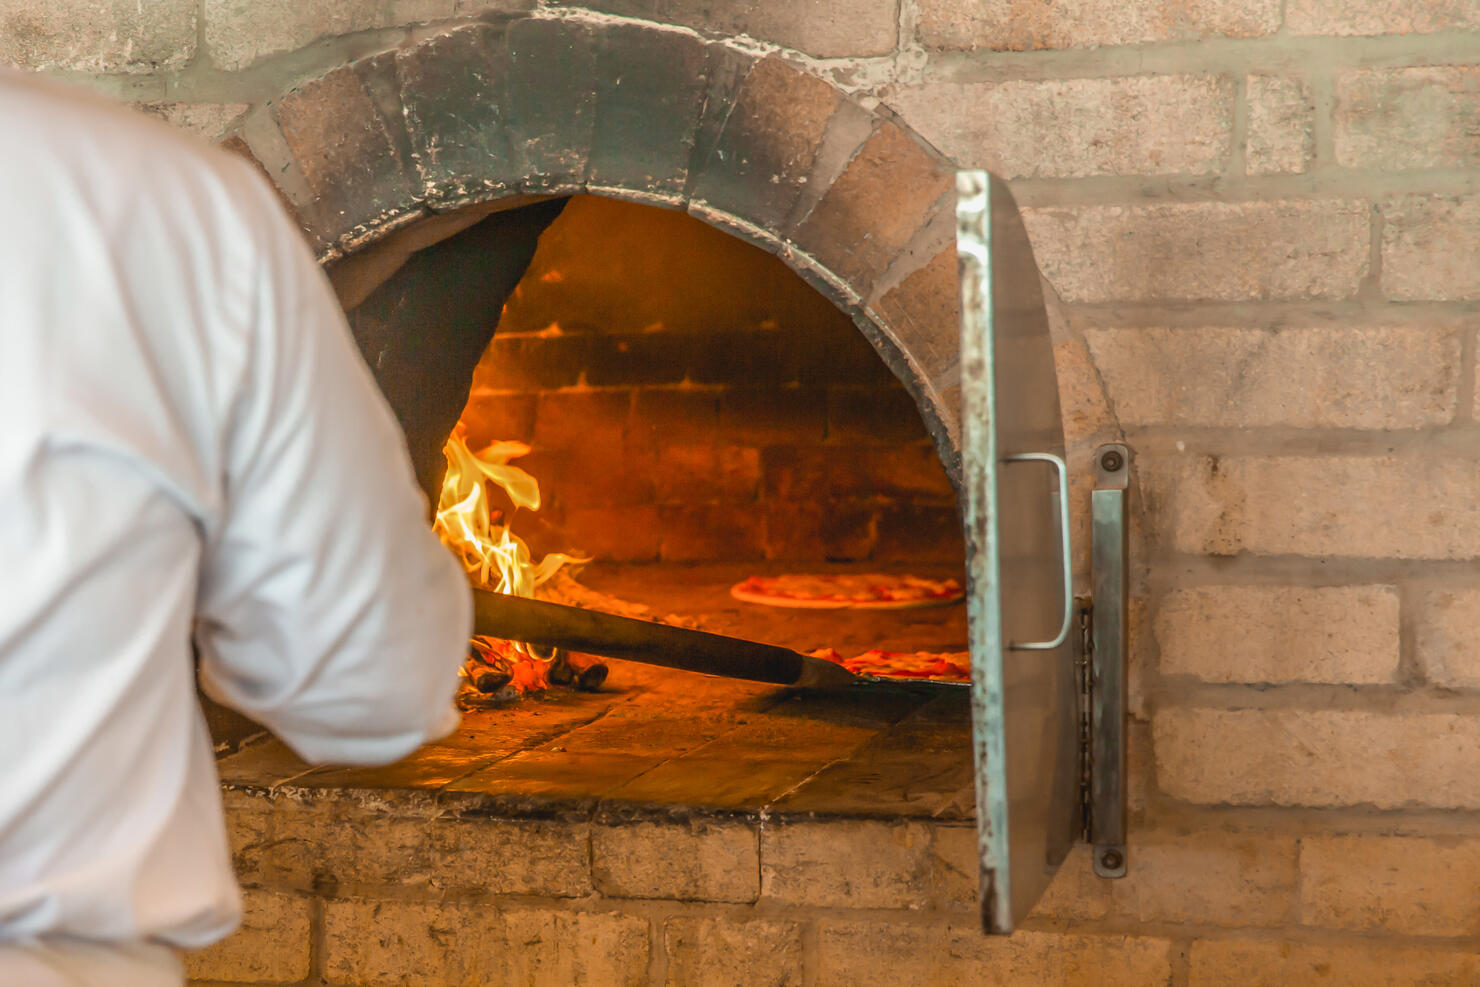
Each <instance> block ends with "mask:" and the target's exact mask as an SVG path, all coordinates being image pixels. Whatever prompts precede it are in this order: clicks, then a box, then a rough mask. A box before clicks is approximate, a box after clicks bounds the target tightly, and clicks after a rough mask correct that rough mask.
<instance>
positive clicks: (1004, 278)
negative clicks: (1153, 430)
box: [957, 171, 1079, 933]
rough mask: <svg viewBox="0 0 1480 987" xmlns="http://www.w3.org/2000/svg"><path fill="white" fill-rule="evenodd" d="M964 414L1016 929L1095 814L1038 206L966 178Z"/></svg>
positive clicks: (994, 795) (982, 688) (993, 837)
mask: <svg viewBox="0 0 1480 987" xmlns="http://www.w3.org/2000/svg"><path fill="white" fill-rule="evenodd" d="M957 257H958V263H959V267H960V275H961V414H962V467H963V477H964V485H963V487H964V505H963V506H964V514H965V525H966V546H967V549H966V556H967V579H968V596H967V604H968V607H969V614H970V622H971V660H972V667H973V673H972V678H973V682H972V734H973V751H974V756H975V760H976V798H977V830H978V839H979V848H980V856H981V903H982V923H983V927H984V928H985V929H986V931H988V932H993V933H1007V932H1011V931H1012V929H1013V928H1014V926H1015V924H1016V923H1017V922H1018V921H1019V920H1020V919H1021V918H1022V917H1023V916H1024V915H1025V914H1026V913H1027V911H1028V909H1029V908H1031V907H1032V906H1033V904H1034V903H1035V902H1036V901H1037V900H1038V898H1039V897H1040V896H1041V895H1042V894H1043V891H1044V889H1045V888H1046V887H1047V886H1048V882H1049V880H1050V879H1051V878H1052V877H1053V874H1054V872H1055V871H1056V870H1057V869H1058V866H1059V864H1060V862H1061V861H1062V860H1063V859H1064V856H1065V854H1067V853H1068V851H1069V847H1070V845H1071V844H1072V843H1073V841H1074V839H1075V837H1076V835H1077V833H1078V828H1079V806H1078V801H1079V800H1078V791H1079V743H1078V713H1077V696H1078V693H1077V690H1076V687H1075V682H1076V676H1075V668H1074V661H1075V640H1074V639H1075V638H1076V637H1077V635H1075V634H1071V633H1070V632H1071V630H1072V628H1073V625H1074V623H1075V621H1074V600H1073V591H1072V583H1071V582H1070V579H1071V577H1070V571H1071V570H1070V568H1069V558H1068V530H1067V527H1068V525H1067V515H1066V507H1067V487H1068V478H1067V475H1066V472H1067V470H1066V467H1065V465H1064V458H1063V457H1064V432H1063V423H1062V420H1061V418H1060V415H1059V398H1058V382H1057V378H1056V376H1055V374H1054V364H1053V347H1052V344H1051V343H1050V341H1049V332H1048V317H1047V313H1046V312H1045V310H1044V306H1043V296H1042V292H1041V291H1040V288H1039V280H1038V268H1037V265H1036V264H1035V263H1034V260H1033V252H1032V248H1031V246H1030V245H1029V243H1028V237H1027V233H1026V231H1025V230H1024V228H1023V222H1022V217H1021V216H1020V215H1019V213H1018V209H1017V205H1016V204H1015V203H1014V202H1013V200H1012V196H1011V195H1010V194H1009V193H1008V191H1007V187H1006V186H1005V185H1004V184H1003V183H1002V182H1001V181H1000V180H998V179H996V178H993V177H991V176H990V175H988V174H987V173H986V172H984V171H963V172H960V173H959V174H958V176H957Z"/></svg>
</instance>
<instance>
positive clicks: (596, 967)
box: [487, 910, 650, 987]
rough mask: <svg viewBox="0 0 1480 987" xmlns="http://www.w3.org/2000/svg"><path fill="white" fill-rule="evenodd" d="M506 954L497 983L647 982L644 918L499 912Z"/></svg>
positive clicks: (616, 985)
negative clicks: (503, 928) (503, 914)
mask: <svg viewBox="0 0 1480 987" xmlns="http://www.w3.org/2000/svg"><path fill="white" fill-rule="evenodd" d="M504 924H505V930H506V931H505V935H506V940H505V941H506V942H507V943H508V946H509V949H508V951H507V952H508V955H507V957H506V961H505V973H504V976H503V977H502V978H500V979H494V980H489V981H487V982H488V983H500V984H529V985H531V987H568V985H570V984H602V985H607V984H610V985H611V987H624V985H631V987H638V985H640V984H645V983H646V982H647V969H648V956H649V950H650V944H649V941H648V921H647V919H646V918H638V917H635V916H631V915H616V914H599V913H582V912H551V911H542V910H540V911H537V910H521V911H511V912H508V913H507V914H506V915H505V916H504Z"/></svg>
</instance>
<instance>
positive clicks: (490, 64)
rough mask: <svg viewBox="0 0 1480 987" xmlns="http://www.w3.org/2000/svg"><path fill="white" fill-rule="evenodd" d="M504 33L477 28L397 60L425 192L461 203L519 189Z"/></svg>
mask: <svg viewBox="0 0 1480 987" xmlns="http://www.w3.org/2000/svg"><path fill="white" fill-rule="evenodd" d="M503 41H504V39H503V35H502V33H501V32H499V31H497V30H495V29H494V28H492V27H489V26H487V25H482V24H476V25H472V26H470V27H467V28H464V29H462V30H458V31H452V32H449V33H448V34H445V35H441V36H438V37H433V38H430V39H428V40H426V41H424V42H422V43H421V44H419V45H417V46H415V47H414V48H411V49H408V50H406V51H402V52H400V53H398V54H397V56H396V67H397V71H398V73H399V75H400V80H401V103H402V105H403V106H404V107H405V115H406V131H407V133H408V135H409V136H410V141H411V147H412V151H411V155H412V158H413V160H414V161H415V164H416V169H417V175H418V177H419V178H420V179H421V184H422V186H423V189H424V190H425V191H427V192H428V193H429V194H433V195H436V196H439V197H450V198H458V197H461V196H466V195H472V194H476V193H479V192H483V193H489V192H501V191H508V190H511V189H513V188H515V187H517V185H518V182H519V179H520V178H521V177H522V175H521V174H520V172H519V164H518V158H517V156H516V155H515V153H514V148H513V147H512V146H511V145H510V143H509V130H508V127H507V126H505V124H506V123H507V120H506V116H507V99H506V76H507V73H508V67H509V66H508V55H507V52H506V50H505V48H504V44H503Z"/></svg>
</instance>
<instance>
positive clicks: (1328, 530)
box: [1142, 456, 1480, 559]
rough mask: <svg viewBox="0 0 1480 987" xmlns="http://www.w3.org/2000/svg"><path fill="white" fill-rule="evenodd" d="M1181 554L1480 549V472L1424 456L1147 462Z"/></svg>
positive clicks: (1456, 555)
mask: <svg viewBox="0 0 1480 987" xmlns="http://www.w3.org/2000/svg"><path fill="white" fill-rule="evenodd" d="M1142 475H1143V477H1144V478H1145V479H1146V481H1147V483H1148V486H1149V487H1150V488H1151V489H1153V490H1155V491H1157V492H1156V493H1155V494H1154V495H1153V496H1155V497H1158V498H1160V499H1159V501H1158V502H1159V503H1161V504H1162V505H1163V510H1164V512H1165V515H1166V516H1165V519H1164V521H1163V524H1164V525H1165V529H1166V530H1167V531H1169V532H1170V535H1171V539H1172V542H1173V544H1174V545H1175V547H1176V549H1177V550H1178V551H1183V552H1193V553H1198V554H1210V555H1236V554H1238V553H1240V552H1248V553H1252V554H1255V555H1309V556H1330V557H1345V558H1395V559H1468V558H1474V557H1476V556H1480V470H1476V468H1475V463H1474V462H1473V460H1464V459H1453V460H1450V459H1435V458H1427V457H1418V456H1402V457H1397V456H1392V457H1382V458H1379V457H1357V456H1332V457H1301V456H1271V457H1268V458H1261V457H1252V456H1251V457H1227V458H1220V457H1217V456H1200V457H1197V458H1195V459H1190V460H1182V461H1178V462H1175V463H1161V464H1147V463H1143V473H1142Z"/></svg>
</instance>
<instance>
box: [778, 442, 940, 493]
mask: <svg viewBox="0 0 1480 987" xmlns="http://www.w3.org/2000/svg"><path fill="white" fill-rule="evenodd" d="M765 495H766V499H767V500H768V501H788V500H792V501H795V500H802V501H831V500H841V499H846V498H850V497H873V498H882V499H889V500H912V499H923V500H935V501H948V500H950V498H952V497H953V496H954V491H952V489H951V486H950V482H949V481H948V480H947V479H946V475H945V470H944V469H943V468H942V467H941V464H940V458H939V457H937V456H936V454H935V449H934V448H933V447H932V446H930V445H929V444H928V443H925V442H919V441H917V442H916V443H915V444H913V445H897V446H896V445H869V446H842V445H840V446H774V447H771V448H769V449H767V450H766V451H765Z"/></svg>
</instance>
